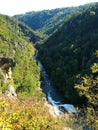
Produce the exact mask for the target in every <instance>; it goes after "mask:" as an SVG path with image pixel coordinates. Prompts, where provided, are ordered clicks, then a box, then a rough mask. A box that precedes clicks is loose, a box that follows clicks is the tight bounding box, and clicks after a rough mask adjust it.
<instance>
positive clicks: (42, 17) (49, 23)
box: [14, 4, 89, 35]
mask: <svg viewBox="0 0 98 130" xmlns="http://www.w3.org/2000/svg"><path fill="white" fill-rule="evenodd" d="M88 6H89V4H87V5H85V6H79V7H70V8H61V9H59V8H58V9H53V10H43V11H38V12H34V11H32V12H27V13H26V14H21V15H16V16H14V17H15V18H17V19H18V20H20V21H22V22H24V23H25V24H27V25H28V26H29V27H31V28H32V29H34V30H37V31H39V32H41V33H44V34H48V35H50V34H51V33H52V32H54V31H55V30H56V29H57V28H58V27H59V25H60V24H62V23H64V19H65V18H66V19H67V18H69V17H70V16H71V14H74V13H79V12H80V11H83V10H84V9H85V8H87V7H88Z"/></svg>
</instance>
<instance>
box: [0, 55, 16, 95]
mask: <svg viewBox="0 0 98 130" xmlns="http://www.w3.org/2000/svg"><path fill="white" fill-rule="evenodd" d="M14 66H15V62H14V60H13V59H12V58H9V57H1V58H0V87H1V88H3V89H0V91H1V93H4V94H6V95H8V96H11V97H17V94H16V92H15V89H14V87H13V78H12V71H11V67H14Z"/></svg>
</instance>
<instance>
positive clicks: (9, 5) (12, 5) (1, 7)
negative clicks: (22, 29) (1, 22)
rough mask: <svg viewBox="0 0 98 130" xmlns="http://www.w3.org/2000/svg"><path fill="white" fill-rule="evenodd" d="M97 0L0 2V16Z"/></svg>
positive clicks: (95, 0) (17, 0)
mask: <svg viewBox="0 0 98 130" xmlns="http://www.w3.org/2000/svg"><path fill="white" fill-rule="evenodd" d="M91 2H98V0H0V14H6V15H10V16H13V15H15V14H24V13H25V12H29V11H39V10H46V9H55V8H62V7H70V6H78V5H83V4H86V3H91Z"/></svg>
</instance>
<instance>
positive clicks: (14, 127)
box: [0, 96, 62, 130]
mask: <svg viewBox="0 0 98 130" xmlns="http://www.w3.org/2000/svg"><path fill="white" fill-rule="evenodd" d="M41 106H43V107H41ZM47 111H48V109H47V108H46V107H45V106H44V103H43V101H42V100H41V99H40V98H39V99H38V98H34V99H32V98H25V99H22V100H21V101H17V100H13V99H11V98H7V99H6V97H3V96H1V97H0V130H23V129H25V130H51V129H52V130H59V129H60V127H61V125H62V123H61V121H60V120H59V119H53V118H52V117H51V116H50V115H49V113H47Z"/></svg>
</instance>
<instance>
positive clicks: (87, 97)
mask: <svg viewBox="0 0 98 130" xmlns="http://www.w3.org/2000/svg"><path fill="white" fill-rule="evenodd" d="M39 59H41V61H42V63H43V65H44V66H45V68H46V71H47V73H48V74H49V77H50V79H51V80H52V82H53V84H54V86H55V87H56V88H57V89H58V90H59V91H61V93H62V94H64V96H65V99H67V101H68V102H70V103H73V104H76V105H79V106H84V107H85V108H86V109H85V110H86V113H85V117H86V119H87V122H88V123H92V124H93V123H94V124H95V127H96V128H98V118H97V116H96V115H98V110H97V108H98V3H96V4H94V5H90V6H89V8H87V9H86V8H85V10H84V11H82V12H80V13H77V12H76V14H75V15H72V16H71V17H70V19H68V20H65V23H64V24H63V25H62V26H61V27H60V28H59V29H58V30H57V31H56V32H55V33H54V34H53V35H52V36H50V38H49V39H48V40H47V41H46V42H45V43H44V44H43V45H39Z"/></svg>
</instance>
